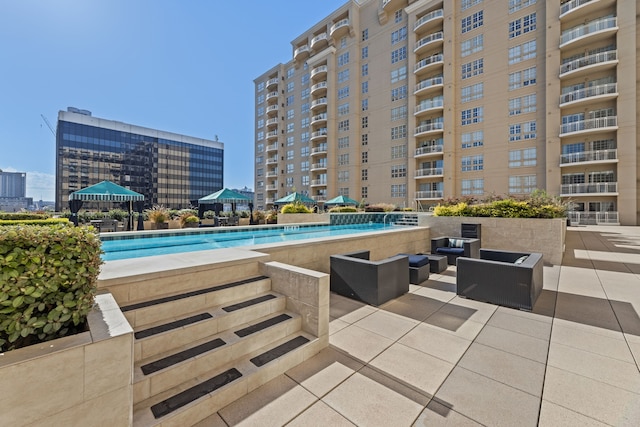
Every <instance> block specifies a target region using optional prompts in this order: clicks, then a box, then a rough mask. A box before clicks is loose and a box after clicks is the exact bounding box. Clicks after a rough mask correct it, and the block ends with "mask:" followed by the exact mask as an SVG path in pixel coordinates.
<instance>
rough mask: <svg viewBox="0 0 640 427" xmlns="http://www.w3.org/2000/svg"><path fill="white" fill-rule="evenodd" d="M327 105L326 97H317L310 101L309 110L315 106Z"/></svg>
mask: <svg viewBox="0 0 640 427" xmlns="http://www.w3.org/2000/svg"><path fill="white" fill-rule="evenodd" d="M326 106H327V98H318V99H315V100H313V101H312V102H311V110H312V111H313V110H315V109H316V108H320V107H325V108H326Z"/></svg>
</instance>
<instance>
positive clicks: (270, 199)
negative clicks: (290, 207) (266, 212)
mask: <svg viewBox="0 0 640 427" xmlns="http://www.w3.org/2000/svg"><path fill="white" fill-rule="evenodd" d="M275 201H276V199H274V198H273V197H271V198H267V199H264V202H265V203H266V204H268V205H272V204H273V202H275Z"/></svg>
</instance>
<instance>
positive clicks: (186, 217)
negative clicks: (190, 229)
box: [178, 212, 200, 227]
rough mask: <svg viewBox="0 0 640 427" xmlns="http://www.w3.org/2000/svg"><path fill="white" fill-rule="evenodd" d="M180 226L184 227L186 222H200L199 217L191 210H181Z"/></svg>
mask: <svg viewBox="0 0 640 427" xmlns="http://www.w3.org/2000/svg"><path fill="white" fill-rule="evenodd" d="M178 219H179V220H180V226H181V227H184V226H185V225H187V224H194V223H198V222H200V219H199V218H198V217H197V216H196V215H194V214H193V213H192V212H183V213H182V214H181V215H180V217H179V218H178Z"/></svg>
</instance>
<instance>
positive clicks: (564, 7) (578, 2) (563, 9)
mask: <svg viewBox="0 0 640 427" xmlns="http://www.w3.org/2000/svg"><path fill="white" fill-rule="evenodd" d="M592 1H594V0H571V1H568V2H566V3H563V4H561V5H560V16H562V15H564V14H565V13H567V12H569V11H571V10H573V9H575V8H577V7H580V6H582V5H583V4H586V3H591V2H592Z"/></svg>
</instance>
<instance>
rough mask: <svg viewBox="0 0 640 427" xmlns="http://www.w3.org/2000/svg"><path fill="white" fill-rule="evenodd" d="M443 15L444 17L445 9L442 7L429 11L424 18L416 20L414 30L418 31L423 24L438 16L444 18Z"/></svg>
mask: <svg viewBox="0 0 640 427" xmlns="http://www.w3.org/2000/svg"><path fill="white" fill-rule="evenodd" d="M442 17H444V10H442V9H438V10H434V11H433V12H429V13H427V14H426V15H424V16H423V17H422V18H420V19H418V20H417V21H416V23H415V25H414V26H413V31H416V30H417V29H418V28H419V27H421V26H422V25H424V24H426V23H427V22H429V21H432V20H434V19H437V18H442Z"/></svg>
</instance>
